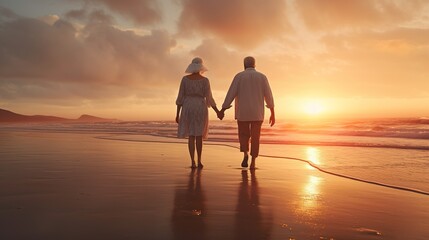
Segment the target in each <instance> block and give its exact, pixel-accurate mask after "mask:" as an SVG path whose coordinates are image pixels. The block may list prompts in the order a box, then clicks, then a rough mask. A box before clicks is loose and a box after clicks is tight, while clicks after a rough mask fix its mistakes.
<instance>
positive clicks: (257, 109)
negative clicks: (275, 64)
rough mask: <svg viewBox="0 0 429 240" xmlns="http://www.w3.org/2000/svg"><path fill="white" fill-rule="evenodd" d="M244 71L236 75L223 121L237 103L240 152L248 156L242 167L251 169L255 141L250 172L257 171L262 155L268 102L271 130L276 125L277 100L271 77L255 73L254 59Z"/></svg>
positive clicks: (248, 58) (230, 88)
mask: <svg viewBox="0 0 429 240" xmlns="http://www.w3.org/2000/svg"><path fill="white" fill-rule="evenodd" d="M244 69H245V70H244V71H242V72H240V73H238V74H237V75H235V77H234V80H233V81H232V83H231V86H230V87H229V90H228V93H227V94H226V97H225V101H224V103H223V105H222V110H221V111H220V113H219V118H221V119H222V118H223V116H224V112H225V110H226V109H228V108H230V107H231V103H232V101H233V100H234V99H235V104H234V105H235V119H237V124H238V138H239V140H240V151H241V152H243V154H244V157H243V161H242V163H241V166H242V167H248V159H249V153H248V152H249V139H251V149H250V155H251V156H252V162H251V163H250V169H255V167H256V166H255V162H256V158H257V157H258V155H259V137H260V135H261V125H262V122H263V121H264V101H265V102H266V104H267V107H268V108H269V109H270V110H271V116H270V121H269V123H270V126H273V125H274V123H275V122H276V118H275V114H274V99H273V95H272V93H271V88H270V84H269V83H268V79H267V77H266V76H265V75H264V74H262V73H260V72H258V71H256V70H255V59H254V58H253V57H246V58H244Z"/></svg>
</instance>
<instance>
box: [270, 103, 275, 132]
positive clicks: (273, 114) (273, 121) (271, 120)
mask: <svg viewBox="0 0 429 240" xmlns="http://www.w3.org/2000/svg"><path fill="white" fill-rule="evenodd" d="M270 111H271V116H270V126H271V127H272V126H274V124H275V123H276V114H275V113H274V107H272V108H270Z"/></svg>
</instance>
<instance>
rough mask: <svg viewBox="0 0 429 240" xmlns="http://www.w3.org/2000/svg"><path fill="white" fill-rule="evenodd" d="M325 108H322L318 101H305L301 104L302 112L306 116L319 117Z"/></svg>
mask: <svg viewBox="0 0 429 240" xmlns="http://www.w3.org/2000/svg"><path fill="white" fill-rule="evenodd" d="M324 110H325V108H324V107H323V104H322V103H321V102H320V101H316V100H311V101H307V102H305V103H304V104H303V111H304V112H305V113H306V114H308V115H312V116H315V115H319V114H321V113H322V112H323V111H324Z"/></svg>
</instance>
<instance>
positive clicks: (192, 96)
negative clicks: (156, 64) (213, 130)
mask: <svg viewBox="0 0 429 240" xmlns="http://www.w3.org/2000/svg"><path fill="white" fill-rule="evenodd" d="M205 71H207V69H206V67H204V65H203V60H202V59H201V58H198V57H196V58H194V59H192V63H191V64H189V66H188V68H187V69H186V71H185V72H186V73H190V74H189V75H186V76H184V77H183V78H182V82H181V83H180V89H179V94H178V96H177V100H176V105H177V112H176V122H177V123H178V124H179V128H178V134H177V135H178V137H179V138H186V137H188V149H189V155H190V156H191V164H192V165H191V167H192V168H196V167H197V166H196V165H195V159H194V152H195V146H196V147H197V155H198V168H203V164H202V163H201V153H202V150H203V138H207V133H208V122H209V112H208V109H207V108H208V107H210V106H211V107H212V108H213V109H214V110H215V112H216V114H218V115H219V113H220V112H219V110H218V109H217V107H216V103H215V101H214V99H213V96H212V91H211V89H210V82H209V79H207V78H206V77H204V76H202V75H201V74H202V73H203V72H205ZM180 110H182V111H181V112H180ZM179 114H180V117H179Z"/></svg>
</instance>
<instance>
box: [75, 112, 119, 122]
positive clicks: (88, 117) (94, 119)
mask: <svg viewBox="0 0 429 240" xmlns="http://www.w3.org/2000/svg"><path fill="white" fill-rule="evenodd" d="M75 121H79V122H113V121H117V120H116V119H107V118H101V117H95V116H91V115H87V114H84V115H82V116H80V117H79V118H78V119H77V120H75Z"/></svg>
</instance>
